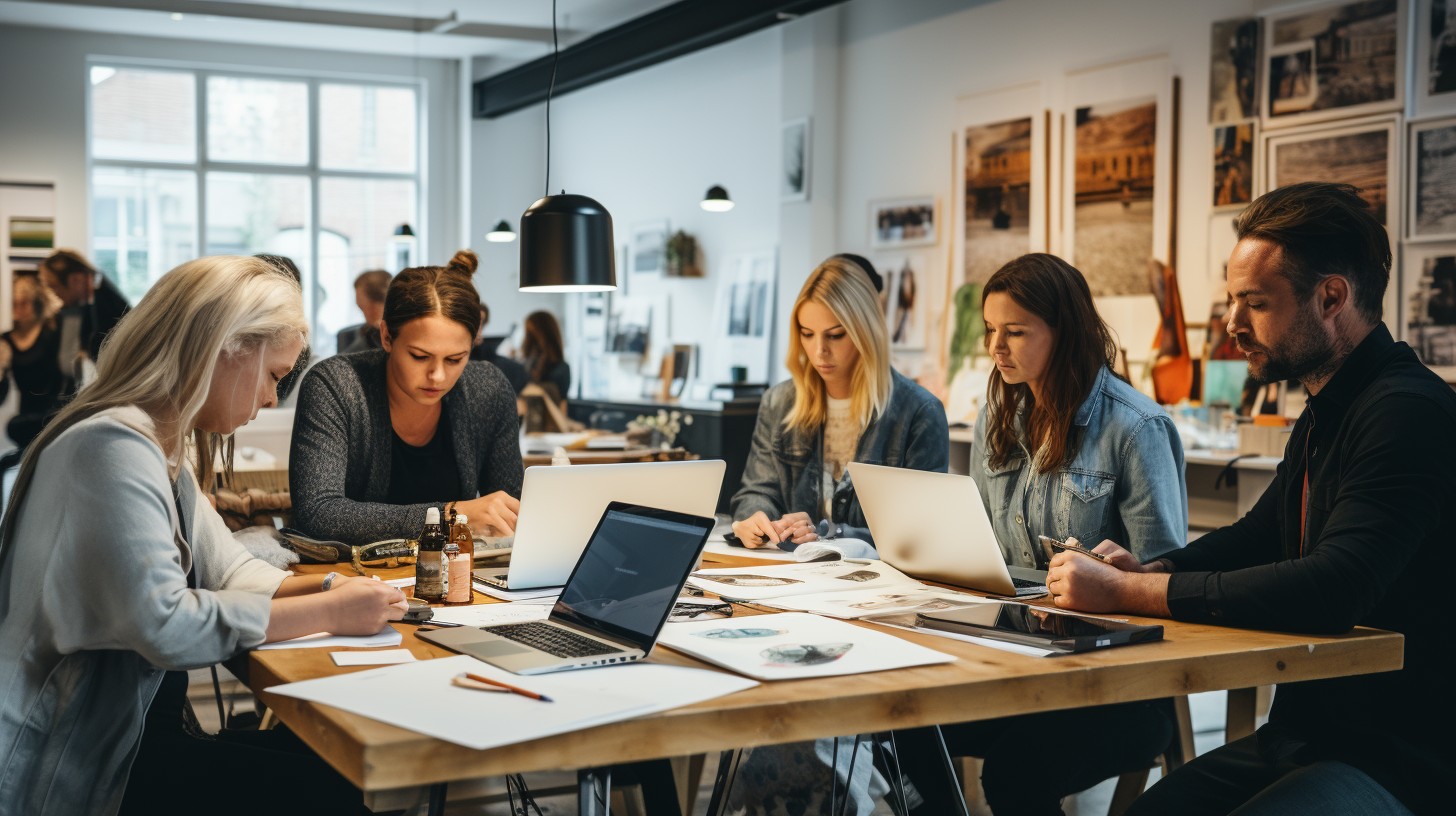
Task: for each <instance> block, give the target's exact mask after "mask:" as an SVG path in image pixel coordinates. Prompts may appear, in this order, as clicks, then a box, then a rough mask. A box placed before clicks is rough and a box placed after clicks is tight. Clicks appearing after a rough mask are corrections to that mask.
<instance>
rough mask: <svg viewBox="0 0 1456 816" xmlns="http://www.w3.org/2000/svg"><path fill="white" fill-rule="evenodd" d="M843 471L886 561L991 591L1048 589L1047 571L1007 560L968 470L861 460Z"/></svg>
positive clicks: (915, 573)
mask: <svg viewBox="0 0 1456 816" xmlns="http://www.w3.org/2000/svg"><path fill="white" fill-rule="evenodd" d="M849 476H850V478H851V479H852V480H854V492H855V495H856V496H858V497H859V506H860V507H861V508H863V510H864V514H865V520H866V521H868V522H869V525H870V535H872V536H874V539H875V549H876V550H878V551H879V553H880V558H881V559H882V560H884V561H885V563H887V564H890V565H891V566H893V567H895V568H896V569H898V570H900V571H901V572H904V573H906V574H908V575H913V576H915V577H916V578H922V579H925V580H929V581H940V582H941V583H946V584H954V585H955V586H963V587H969V588H970V589H979V590H981V591H982V592H990V593H994V594H996V595H1017V596H1023V597H1025V596H1032V595H1045V594H1046V570H1035V569H1027V568H1025V567H1008V566H1007V565H1006V559H1005V558H1004V556H1002V554H1001V548H1000V546H998V545H997V544H996V533H995V532H994V531H993V530H992V529H991V519H990V518H989V517H988V516H987V515H986V506H985V504H983V503H982V501H981V492H980V491H979V490H977V489H976V482H975V481H974V480H973V479H971V477H969V476H956V475H954V474H950V473H930V472H927V471H924V470H911V469H909V468H894V467H884V466H882V465H866V464H864V463H862V462H851V463H850V464H849Z"/></svg>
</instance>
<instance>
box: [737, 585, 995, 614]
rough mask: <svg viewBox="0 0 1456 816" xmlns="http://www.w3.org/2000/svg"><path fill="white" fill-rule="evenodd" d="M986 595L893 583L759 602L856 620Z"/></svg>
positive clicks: (954, 605) (941, 607)
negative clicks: (890, 585) (849, 590)
mask: <svg viewBox="0 0 1456 816" xmlns="http://www.w3.org/2000/svg"><path fill="white" fill-rule="evenodd" d="M988 602H990V599H989V598H982V597H981V596H979V595H970V594H967V593H964V592H954V591H952V590H949V589H941V588H940V587H931V586H910V587H905V586H893V587H887V588H885V589H861V590H854V591H851V592H820V593H816V594H813V595H789V596H787V597H783V598H772V599H769V600H765V601H763V602H762V603H763V605H764V606H771V607H773V608H775V609H786V610H790V611H795V612H812V613H814V614H816V615H828V616H829V617H831V618H843V619H846V620H856V619H859V618H863V617H866V616H868V615H892V614H895V613H897V612H945V611H946V610H950V609H960V608H962V607H966V606H970V605H972V604H978V603H988Z"/></svg>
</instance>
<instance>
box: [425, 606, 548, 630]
mask: <svg viewBox="0 0 1456 816" xmlns="http://www.w3.org/2000/svg"><path fill="white" fill-rule="evenodd" d="M550 614H551V607H550V606H549V605H547V604H540V603H529V602H525V601H522V602H519V603H497V604H472V605H470V606H447V607H443V608H436V609H435V616H434V617H433V618H431V620H437V621H444V622H445V623H458V624H460V625H461V626H496V625H498V624H502V623H525V622H527V621H538V620H546V617H547V616H548V615H550Z"/></svg>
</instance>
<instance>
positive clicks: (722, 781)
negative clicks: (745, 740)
mask: <svg viewBox="0 0 1456 816" xmlns="http://www.w3.org/2000/svg"><path fill="white" fill-rule="evenodd" d="M742 758H743V751H742V750H741V749H738V748H734V749H731V750H728V751H724V752H723V753H721V754H719V755H718V774H717V776H716V777H715V778H714V780H713V796H712V798H711V799H709V800H708V813H707V816H723V810H724V809H725V808H727V807H728V794H729V793H730V792H731V791H732V790H733V777H734V776H736V775H737V774H738V761H739V760H740V759H742Z"/></svg>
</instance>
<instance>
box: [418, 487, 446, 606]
mask: <svg viewBox="0 0 1456 816" xmlns="http://www.w3.org/2000/svg"><path fill="white" fill-rule="evenodd" d="M440 527H441V525H440V508H438V507H431V508H429V509H428V510H426V511H425V529H424V532H422V533H420V551H419V557H418V558H416V559H415V597H416V598H419V599H420V600H422V601H426V602H429V603H444V601H445V596H446V594H447V593H448V592H449V589H450V583H449V582H450V574H449V572H448V571H447V570H446V565H445V544H446V542H447V538H446V536H445V531H444V530H442V529H440Z"/></svg>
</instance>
